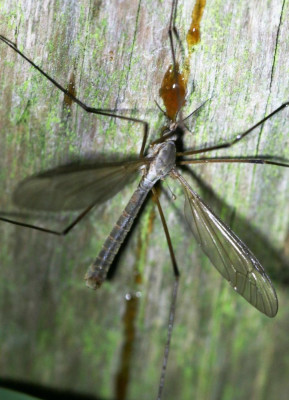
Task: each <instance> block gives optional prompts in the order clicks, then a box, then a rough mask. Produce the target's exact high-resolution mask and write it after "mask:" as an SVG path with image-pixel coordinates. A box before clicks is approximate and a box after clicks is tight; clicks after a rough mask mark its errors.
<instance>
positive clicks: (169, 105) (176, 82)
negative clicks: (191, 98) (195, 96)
mask: <svg viewBox="0 0 289 400" xmlns="http://www.w3.org/2000/svg"><path fill="white" fill-rule="evenodd" d="M186 90H187V81H186V79H185V78H184V76H183V75H182V74H181V72H180V70H179V64H178V63H176V66H175V67H174V66H173V65H170V66H169V68H168V70H167V72H166V73H165V75H164V78H163V81H162V85H161V88H160V90H159V95H160V97H161V98H162V100H163V102H164V106H165V108H166V115H167V117H168V118H169V119H170V120H171V121H175V119H176V115H177V113H178V111H179V110H180V108H182V106H183V105H184V104H185V98H186Z"/></svg>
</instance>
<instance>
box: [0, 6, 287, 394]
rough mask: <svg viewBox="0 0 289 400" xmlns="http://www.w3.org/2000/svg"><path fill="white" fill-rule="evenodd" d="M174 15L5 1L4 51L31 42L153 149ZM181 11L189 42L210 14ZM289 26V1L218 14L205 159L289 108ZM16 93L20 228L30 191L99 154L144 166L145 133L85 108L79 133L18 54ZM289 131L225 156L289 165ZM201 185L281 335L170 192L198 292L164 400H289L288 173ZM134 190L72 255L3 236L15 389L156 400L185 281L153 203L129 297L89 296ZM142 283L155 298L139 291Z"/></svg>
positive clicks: (0, 126)
mask: <svg viewBox="0 0 289 400" xmlns="http://www.w3.org/2000/svg"><path fill="white" fill-rule="evenodd" d="M170 3H171V2H170V1H166V2H156V1H139V2H137V1H129V0H124V1H117V0H107V1H101V0H99V1H97V0H94V1H88V0H85V1H82V2H67V1H64V0H60V1H55V0H47V1H44V2H40V1H39V2H30V1H24V0H22V1H12V0H10V1H8V0H6V1H5V0H4V1H1V2H0V33H1V34H3V35H5V36H7V37H8V38H9V39H10V40H12V41H17V45H18V47H19V48H20V49H22V50H23V51H24V52H25V54H26V55H27V56H29V57H30V58H31V59H33V60H34V61H35V62H37V63H38V64H39V65H41V66H42V67H43V68H44V69H45V71H47V72H48V73H49V74H51V75H52V76H53V77H55V79H56V80H58V81H59V82H60V83H61V84H62V85H64V86H66V85H67V84H68V82H69V79H70V77H71V74H72V73H74V75H75V86H76V92H77V95H78V96H79V98H81V99H83V101H84V102H86V103H87V104H89V105H92V106H95V107H102V108H117V109H135V111H134V112H131V113H129V114H130V115H133V116H137V117H140V118H143V119H146V120H147V121H149V123H150V129H151V131H150V132H151V135H152V137H153V136H156V135H157V132H158V129H159V128H160V127H161V126H162V125H163V124H164V122H165V121H164V117H163V116H162V115H161V113H159V112H158V110H157V108H156V106H155V104H154V100H155V99H157V100H159V98H158V89H159V87H160V84H161V81H162V77H163V74H164V73H165V71H166V68H167V66H168V64H169V63H170V51H169V42H168V37H167V28H168V22H169V13H170V5H171V4H170ZM179 3H180V7H179V19H178V27H179V30H180V35H181V39H182V40H184V38H185V34H186V31H187V29H188V26H189V23H190V14H191V11H192V8H193V5H194V2H193V1H192V0H180V1H179ZM288 16H289V2H288V1H285V0H284V1H283V0H274V1H273V0H271V1H267V2H260V1H258V0H253V1H249V0H248V1H247V0H246V1H245V0H243V1H239V2H236V1H233V0H229V1H226V2H223V1H213V0H208V1H207V5H206V8H205V13H204V17H203V20H202V25H201V26H202V40H201V43H200V45H199V46H198V47H197V49H196V51H195V52H194V54H193V55H192V57H191V69H192V75H191V78H192V79H191V84H190V94H189V100H188V101H187V105H186V111H185V112H184V113H185V114H187V113H189V112H190V111H192V110H193V109H194V108H196V107H197V106H198V105H200V104H201V102H203V101H204V100H206V99H208V98H211V101H210V102H209V103H207V105H206V106H205V107H204V108H203V110H202V112H201V113H199V115H198V116H197V118H196V119H195V120H194V121H191V128H192V131H193V135H192V136H188V137H187V143H188V145H189V144H192V145H197V146H198V145H201V144H204V143H210V144H212V143H218V142H222V141H224V140H228V139H230V138H233V137H234V135H235V134H236V133H239V132H241V131H243V130H244V129H246V128H248V127H249V126H251V125H252V124H253V123H255V122H257V121H259V120H260V119H262V118H263V117H264V116H265V115H266V114H267V113H269V112H270V111H272V110H273V109H274V108H276V107H277V106H279V105H280V104H281V103H283V102H285V101H288V100H289V85H288V73H289V39H288V31H289V26H288V24H289V18H288ZM193 82H194V84H192V83H193ZM0 85H1V89H0V96H1V102H0V104H1V106H0V133H1V134H0V167H1V173H0V190H1V202H0V205H1V210H2V211H3V210H4V211H9V210H12V208H11V202H10V200H9V199H10V195H11V193H12V191H13V188H14V187H15V185H16V184H17V182H19V180H21V179H22V178H24V177H25V176H28V175H30V174H32V173H35V172H37V171H39V170H42V169H44V168H49V167H52V166H55V165H58V164H59V163H62V162H64V161H65V160H67V159H70V158H71V157H75V156H80V155H84V154H87V153H88V152H89V153H94V152H97V154H108V153H110V154H111V153H116V152H117V153H121V154H124V155H127V154H131V153H137V151H138V149H139V146H140V143H141V128H140V126H138V125H137V124H127V123H125V122H119V121H112V120H111V119H110V118H104V117H98V116H93V115H87V114H86V113H85V112H83V111H82V110H81V109H80V108H79V107H77V106H76V105H72V106H71V108H70V115H68V113H67V110H66V109H65V107H64V100H63V95H62V94H61V93H59V92H58V91H57V89H56V88H54V87H53V86H52V85H51V84H49V83H47V81H46V80H45V79H44V78H42V77H41V76H40V75H39V74H38V73H37V72H35V71H34V70H33V69H32V68H31V67H30V66H29V65H27V63H25V62H24V61H23V60H21V59H20V57H18V56H17V55H16V54H15V53H13V51H11V50H10V49H8V48H7V46H5V45H4V44H2V43H0ZM193 88H194V90H192V89H193ZM159 101H160V100H159ZM288 118H289V112H288V110H284V111H283V112H282V113H280V114H279V115H278V116H276V117H274V119H272V120H271V121H269V122H268V123H266V124H265V125H264V126H263V127H262V129H257V130H256V132H255V133H254V134H252V135H251V136H250V138H248V139H247V140H244V142H243V143H240V144H238V145H236V146H235V147H234V148H232V149H231V150H230V151H219V153H216V154H218V155H220V156H224V155H231V156H232V155H241V156H245V155H252V156H253V155H257V154H258V155H276V156H280V157H283V158H286V159H289V150H288V134H289V128H288ZM194 171H195V173H196V174H197V175H198V176H200V177H201V178H202V179H203V180H204V181H205V182H206V184H207V189H210V190H212V191H213V193H211V192H210V191H209V190H205V189H204V188H203V189H202V190H200V193H201V194H202V195H203V197H204V198H205V200H206V201H207V202H208V203H210V204H211V205H212V207H213V208H214V209H215V210H216V211H217V212H218V213H219V215H221V216H222V217H223V218H224V219H225V220H226V221H227V222H228V223H230V225H231V226H232V228H233V229H234V231H235V232H236V233H237V234H238V235H240V237H241V238H242V239H243V240H244V241H245V242H246V243H247V244H248V245H249V247H250V248H251V249H252V250H253V251H254V252H255V254H256V255H257V257H258V258H259V259H260V261H261V262H262V263H263V265H264V266H265V268H266V269H267V271H268V272H269V274H270V275H271V276H272V277H273V279H274V284H275V286H276V289H277V292H278V295H279V299H280V311H279V314H278V316H277V317H276V319H274V320H269V319H267V318H266V317H265V316H262V315H261V314H259V313H258V312H257V311H255V310H254V309H253V308H252V307H250V305H248V304H247V303H246V302H245V301H243V300H242V298H240V297H239V296H237V295H236V294H235V293H234V292H233V291H232V290H231V288H230V287H229V286H228V285H227V283H226V282H224V281H223V280H222V278H220V276H219V275H218V273H217V272H216V271H215V270H214V268H213V267H212V266H211V264H210V262H209V261H208V260H207V259H206V258H205V256H203V255H202V254H201V252H200V250H199V249H198V247H197V246H196V244H195V243H194V239H193V238H192V236H191V234H190V233H189V232H188V228H187V226H186V223H185V221H184V218H183V217H182V215H183V194H182V192H181V190H180V188H178V187H177V185H176V183H175V182H171V181H170V182H169V185H170V188H171V190H173V192H174V193H175V194H176V195H177V200H176V201H175V202H172V201H171V199H168V198H166V197H165V196H162V198H161V200H162V204H163V205H164V207H166V215H167V218H168V224H169V227H171V234H172V238H173V242H174V247H175V251H176V256H177V259H178V261H179V264H180V268H181V273H182V280H181V288H180V296H179V299H178V307H177V318H176V325H175V331H174V338H173V343H172V352H171V355H170V360H169V368H168V376H167V378H168V379H167V383H166V390H165V397H164V398H165V399H176V398H179V399H182V400H183V399H192V398H196V399H220V398H222V399H232V398H234V399H244V398H254V399H264V398H266V399H276V398H278V399H287V397H288V378H287V376H288V366H287V361H286V360H287V358H288V352H289V346H288V328H289V326H288V321H289V318H288V295H287V290H288V289H287V288H288V286H287V285H288V263H289V259H288V257H289V255H288V246H287V243H288V233H287V232H288V219H289V212H288V197H289V175H288V172H287V171H286V170H284V169H281V168H276V167H270V166H255V167H254V166H251V165H224V166H220V165H208V166H204V167H198V168H195V169H194ZM186 175H188V179H190V181H191V182H192V185H193V186H194V187H196V188H197V185H196V182H195V181H193V179H192V178H191V177H189V174H186ZM165 188H166V190H167V192H168V193H169V190H168V186H165ZM132 190H133V185H132V186H130V187H129V188H127V189H126V190H125V191H124V192H123V193H121V194H120V195H118V196H116V197H115V198H114V199H112V200H111V201H109V202H107V203H106V204H105V205H103V206H102V207H100V208H99V209H98V210H95V211H94V212H92V213H91V215H90V217H88V218H86V220H84V221H83V222H82V223H80V224H79V226H78V227H77V228H76V229H75V230H74V231H72V232H71V233H70V234H69V235H68V236H67V237H65V238H61V239H59V238H57V237H52V236H49V235H46V234H40V233H37V232H33V231H30V230H27V229H24V228H18V227H15V226H12V225H9V224H5V223H1V224H0V237H1V239H0V240H1V246H0V266H1V269H0V273H1V278H0V279H1V280H0V282H1V284H0V288H1V292H0V311H1V317H0V318H1V319H0V323H1V327H0V343H1V357H0V371H1V378H2V379H12V380H16V381H27V382H32V383H35V384H37V385H43V386H47V387H49V388H55V389H59V390H63V391H65V390H69V391H71V392H73V393H78V398H81V394H90V395H92V396H95V398H103V399H121V398H126V399H136V398H137V399H139V400H142V399H151V398H154V397H155V395H156V391H157V385H158V379H159V373H160V365H161V359H162V353H163V346H164V341H165V334H166V324H167V318H168V309H169V301H170V294H171V285H172V275H171V266H170V259H169V255H168V251H167V247H166V241H165V238H164V235H163V232H162V227H161V224H160V221H159V218H158V216H157V215H156V216H155V215H154V212H155V209H154V205H153V204H152V203H151V202H149V203H148V204H147V207H146V209H145V210H144V212H143V213H142V218H141V219H140V221H139V223H138V224H137V226H136V228H135V230H134V232H133V235H131V238H130V240H129V243H128V245H127V246H126V249H125V251H124V252H123V254H122V256H121V259H120V261H119V264H118V265H119V268H118V269H117V272H116V274H115V276H114V279H113V280H112V281H110V282H109V283H107V284H105V285H104V287H103V288H102V289H101V290H99V291H98V292H93V291H90V290H88V289H87V288H86V287H85V285H84V282H83V276H84V273H85V271H86V268H87V266H88V265H89V264H90V262H91V260H93V258H94V257H95V256H96V255H97V252H98V250H99V249H100V247H101V244H102V242H103V240H104V238H105V236H106V235H107V234H108V233H109V231H110V229H111V227H112V225H113V223H114V222H115V221H116V219H117V217H118V215H119V213H120V211H121V209H122V208H123V207H124V205H125V204H126V202H127V200H128V198H129V196H130V194H131V192H132ZM214 194H215V195H214ZM48 222H49V223H50V224H52V225H53V226H54V225H55V222H53V221H48ZM136 268H137V269H139V273H140V275H141V283H135V278H134V275H135V273H136V272H135V269H136ZM135 292H141V293H142V297H141V298H140V300H139V302H138V304H137V307H136V313H135V316H134V310H133V311H132V314H131V316H130V315H128V317H127V318H126V321H133V323H134V324H135V326H136V330H135V338H134V340H135V342H134V348H133V355H132V359H131V365H130V367H131V370H130V371H131V373H130V377H129V385H128V387H127V390H128V392H127V394H125V395H123V397H121V396H122V395H121V390H120V386H122V389H123V387H125V384H124V383H123V384H122V385H120V384H118V386H117V383H116V382H124V380H121V378H120V375H119V371H120V370H122V371H126V367H125V366H124V364H123V358H122V356H121V355H122V352H123V349H124V344H125V342H126V340H127V336H126V335H125V334H124V331H125V326H127V322H124V318H123V315H124V313H125V308H126V306H127V301H126V300H125V295H126V294H127V293H132V294H133V293H135ZM133 318H134V319H133ZM131 332H133V329H132V328H130V333H131ZM128 354H129V353H126V358H127V360H128V359H129V357H128ZM117 376H118V378H117ZM122 379H124V378H123V377H122Z"/></svg>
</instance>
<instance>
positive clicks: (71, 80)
mask: <svg viewBox="0 0 289 400" xmlns="http://www.w3.org/2000/svg"><path fill="white" fill-rule="evenodd" d="M67 91H68V93H70V94H71V95H72V96H74V97H76V89H75V75H74V73H73V72H72V73H71V75H70V77H69V83H68V86H67ZM64 104H65V105H66V107H68V108H70V107H71V106H72V104H73V100H72V98H71V97H69V96H67V95H65V96H64Z"/></svg>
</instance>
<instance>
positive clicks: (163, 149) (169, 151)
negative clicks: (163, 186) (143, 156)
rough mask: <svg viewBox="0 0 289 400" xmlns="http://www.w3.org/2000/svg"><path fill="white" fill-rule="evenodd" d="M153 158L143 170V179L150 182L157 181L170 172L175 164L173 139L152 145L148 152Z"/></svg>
mask: <svg viewBox="0 0 289 400" xmlns="http://www.w3.org/2000/svg"><path fill="white" fill-rule="evenodd" d="M148 157H149V158H153V160H152V162H151V163H150V165H149V166H148V167H147V170H146V171H145V172H144V179H145V180H148V181H150V182H157V181H158V180H159V179H162V178H164V177H165V176H166V175H168V174H169V173H170V171H171V170H172V168H173V167H174V166H175V164H176V145H175V142H174V140H168V141H166V142H163V143H160V144H156V145H154V146H153V147H152V148H151V149H150V150H149V153H148Z"/></svg>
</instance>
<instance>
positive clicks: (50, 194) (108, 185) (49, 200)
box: [13, 160, 143, 211]
mask: <svg viewBox="0 0 289 400" xmlns="http://www.w3.org/2000/svg"><path fill="white" fill-rule="evenodd" d="M142 164H143V161H141V160H136V161H129V162H115V163H101V164H99V163H98V164H96V163H94V164H87V165H81V164H80V165H77V164H71V165H67V166H62V167H58V168H55V169H52V170H50V171H47V172H43V173H41V174H38V175H35V176H32V177H30V178H27V179H25V180H24V181H22V182H21V183H20V184H19V185H18V186H17V188H16V190H15V192H14V194H13V201H14V203H15V204H16V205H17V206H18V207H23V208H27V209H30V210H35V211H74V210H80V209H83V208H86V207H89V206H91V205H92V204H95V205H97V204H100V203H102V202H104V201H106V200H107V199H109V198H110V197H112V196H114V195H115V194H116V193H117V192H119V191H120V190H121V189H122V188H123V187H124V186H125V185H126V184H127V183H128V182H129V181H131V180H132V179H133V178H134V177H135V175H136V172H137V170H138V168H139V167H140V166H141V165H142Z"/></svg>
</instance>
